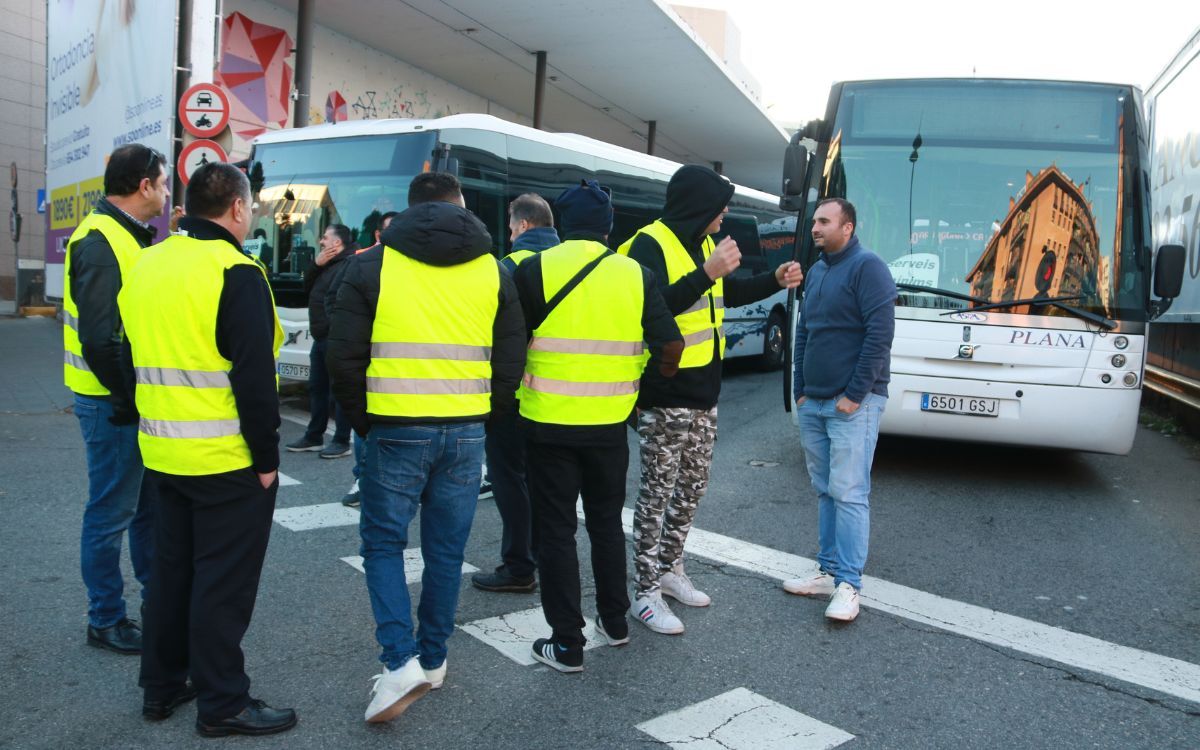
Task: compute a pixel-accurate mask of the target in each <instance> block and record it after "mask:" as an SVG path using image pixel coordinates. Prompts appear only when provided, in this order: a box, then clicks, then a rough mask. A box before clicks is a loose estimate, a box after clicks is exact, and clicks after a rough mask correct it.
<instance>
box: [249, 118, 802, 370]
mask: <svg viewBox="0 0 1200 750" xmlns="http://www.w3.org/2000/svg"><path fill="white" fill-rule="evenodd" d="M249 164H250V167H249V173H250V178H251V184H252V187H253V188H254V191H255V200H256V201H257V203H258V204H259V209H258V212H257V214H256V216H255V219H254V224H253V227H252V228H251V239H250V240H248V241H247V244H246V248H247V250H248V251H249V252H251V253H252V254H254V255H256V256H258V257H260V258H261V259H262V260H263V262H264V264H265V265H266V266H267V270H268V276H269V278H270V280H271V285H272V288H273V290H274V292H275V300H276V303H277V305H278V308H279V316H280V319H281V320H282V322H283V326H284V331H285V334H286V337H285V342H284V346H283V350H282V352H281V354H280V358H279V365H278V367H279V374H280V376H281V377H283V378H288V379H292V380H305V379H306V378H307V376H308V357H309V350H310V348H311V346H312V339H311V337H310V335H309V330H308V309H307V304H308V303H307V298H306V295H305V294H304V289H303V274H304V271H305V269H307V268H308V267H309V266H310V265H311V264H312V262H313V258H314V257H315V248H316V244H317V238H318V237H320V235H321V233H322V232H323V231H324V230H325V227H327V226H328V225H329V224H331V223H340V224H345V225H347V226H349V227H350V228H351V230H352V232H354V234H355V236H356V239H357V240H358V242H359V244H360V245H362V246H363V247H366V246H367V245H370V244H372V243H373V242H374V238H373V236H372V235H373V230H374V229H375V227H376V226H377V224H378V220H379V217H380V216H381V215H383V214H384V213H386V212H388V211H401V210H403V209H404V208H405V205H406V200H407V195H408V185H409V182H410V181H411V180H412V178H413V177H414V176H416V175H418V174H420V173H421V172H423V171H429V170H433V171H445V172H451V173H454V174H455V175H457V177H458V178H459V180H460V181H461V182H462V185H463V195H464V197H465V198H466V202H467V208H468V209H469V210H470V211H472V212H473V213H474V214H475V215H476V216H478V217H479V218H480V219H481V220H483V222H484V224H486V225H487V227H488V230H489V231H490V232H491V234H492V237H493V240H494V242H495V247H496V248H497V251H498V255H506V254H507V253H508V249H509V239H508V234H509V232H508V218H507V216H506V211H507V207H508V204H509V202H510V201H512V199H513V198H515V197H516V196H518V195H520V194H522V193H529V192H533V193H538V194H540V195H542V196H543V197H544V198H546V199H547V200H548V201H550V202H551V203H553V201H554V198H556V197H557V196H558V194H559V193H560V192H562V190H563V189H565V188H567V187H570V186H572V185H578V184H579V180H580V179H581V178H595V179H598V180H599V181H600V183H601V184H603V185H605V186H607V187H609V188H611V189H612V198H613V209H614V224H613V231H612V234H611V235H610V237H609V245H610V246H611V247H614V248H615V247H617V246H618V245H619V244H620V243H622V242H624V241H625V240H626V239H628V238H629V237H630V236H632V235H633V233H634V232H636V231H637V230H638V229H639V228H641V227H643V226H645V225H646V224H649V223H650V222H652V221H654V220H655V219H656V218H658V217H659V216H660V215H661V212H662V207H663V203H664V200H665V196H666V186H667V181H668V180H669V179H670V177H671V175H672V174H673V173H674V172H675V170H676V169H678V168H679V166H680V165H679V164H676V163H674V162H671V161H667V160H666V159H659V158H656V157H653V156H647V155H645V154H640V153H637V152H635V151H630V150H628V149H624V148H620V147H618V146H613V145H611V144H607V143H603V142H601V141H596V140H593V139H591V138H586V137H583V136H579V135H574V134H556V133H547V132H545V131H541V130H535V129H533V128H528V127H525V126H522V125H517V124H514V123H510V122H507V121H505V120H501V119H498V118H496V117H492V116H490V115H453V116H450V117H444V118H441V119H437V120H402V119H401V120H365V121H355V122H343V123H339V124H337V125H328V124H327V125H315V126H312V127H308V128H302V129H298V130H278V131H274V132H270V133H266V134H264V135H261V136H259V137H258V138H257V139H255V141H254V148H253V151H252V153H251V156H250V161H249ZM778 202H779V200H778V198H777V197H776V196H773V195H769V194H767V193H762V192H759V191H756V190H751V189H748V188H744V187H741V186H738V187H737V189H736V192H735V194H734V197H733V199H732V201H731V202H730V205H729V214H728V215H727V216H726V218H725V221H724V224H723V227H722V232H721V234H722V235H724V234H729V235H732V236H733V237H734V239H735V240H736V241H737V243H738V247H739V248H740V249H741V252H742V267H741V268H740V269H739V270H738V271H737V273H739V274H752V273H756V272H759V271H763V270H766V269H768V268H774V267H776V266H777V265H778V264H779V263H782V262H783V261H785V260H790V259H791V257H792V247H793V245H792V242H793V239H794V236H795V217H789V216H787V215H786V214H785V213H784V212H782V211H780V210H779V205H778ZM786 301H787V295H786V293H785V292H783V291H782V290H781V291H780V292H779V293H778V294H776V295H773V296H772V297H770V298H768V299H766V300H763V301H762V302H759V303H756V304H753V305H747V306H744V307H739V308H729V309H727V310H726V311H725V315H726V318H725V321H726V331H727V335H726V338H727V350H726V357H727V358H728V357H742V356H745V357H757V358H759V360H760V361H761V362H762V363H763V364H764V365H765V366H767V367H777V366H779V365H780V364H781V363H782V360H783V352H784V349H785V345H784V338H785V336H784V330H785V326H784V320H785V309H786Z"/></svg>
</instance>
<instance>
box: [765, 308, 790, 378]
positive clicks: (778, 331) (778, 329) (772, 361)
mask: <svg viewBox="0 0 1200 750" xmlns="http://www.w3.org/2000/svg"><path fill="white" fill-rule="evenodd" d="M786 345H787V337H786V334H785V332H784V330H783V316H782V315H780V314H779V311H778V310H776V311H775V312H773V313H771V315H770V317H768V318H767V326H766V328H764V329H763V353H762V358H761V359H760V360H759V364H760V365H761V366H762V369H764V370H778V369H779V368H780V367H783V347H784V346H786Z"/></svg>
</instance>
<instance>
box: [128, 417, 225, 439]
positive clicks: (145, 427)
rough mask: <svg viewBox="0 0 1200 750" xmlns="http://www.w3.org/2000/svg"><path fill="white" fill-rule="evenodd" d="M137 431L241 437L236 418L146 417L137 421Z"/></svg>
mask: <svg viewBox="0 0 1200 750" xmlns="http://www.w3.org/2000/svg"><path fill="white" fill-rule="evenodd" d="M138 431H139V432H141V433H142V434H145V435H151V436H153V437H161V438H218V437H229V436H232V435H237V436H239V437H241V434H242V424H241V422H239V421H238V420H236V419H214V420H200V421H194V422H186V421H181V420H169V419H146V418H145V417H142V419H141V421H139V422H138Z"/></svg>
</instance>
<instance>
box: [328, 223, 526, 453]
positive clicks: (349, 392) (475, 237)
mask: <svg viewBox="0 0 1200 750" xmlns="http://www.w3.org/2000/svg"><path fill="white" fill-rule="evenodd" d="M382 239H383V246H380V247H375V248H372V249H370V250H367V251H366V252H363V253H360V254H359V255H357V256H355V258H354V260H352V261H351V262H349V263H347V264H345V269H346V270H345V273H344V274H343V278H342V282H341V286H340V287H339V288H338V291H337V302H336V304H335V305H334V307H333V309H332V311H331V314H330V321H329V322H330V327H329V340H328V341H329V344H328V352H327V356H326V362H327V363H328V364H329V375H330V378H331V379H332V381H333V395H334V397H335V398H336V399H337V401H338V403H339V404H340V405H341V407H342V409H343V410H344V411H345V412H346V415H347V416H348V417H349V418H350V424H351V425H353V427H354V431H355V432H357V433H358V434H359V435H360V436H364V435H366V434H367V432H368V431H369V430H370V426H371V423H372V422H381V423H383V422H386V423H400V424H414V423H416V424H420V423H442V422H481V421H484V420H487V419H488V418H489V414H478V415H474V416H469V417H459V418H446V419H430V418H428V417H386V416H380V415H370V416H368V415H367V366H368V365H369V364H370V362H371V329H372V327H373V326H374V323H375V315H376V311H377V310H378V308H379V305H380V303H381V300H380V298H379V285H380V273H381V272H382V270H383V254H384V253H396V252H398V253H401V254H403V255H406V256H408V257H409V258H412V259H413V260H417V261H420V262H422V263H428V264H429V265H434V266H456V265H461V264H463V263H466V262H467V261H471V260H474V259H476V258H478V257H479V256H481V255H488V254H490V253H491V248H492V238H491V235H489V234H488V231H487V227H485V226H484V225H483V222H481V221H480V220H479V219H477V218H475V216H474V215H472V214H471V213H470V212H468V211H466V210H464V209H461V208H459V207H458V206H456V205H454V204H451V203H441V202H437V203H422V204H418V205H416V206H412V207H410V208H409V209H408V210H407V211H404V212H403V213H401V214H400V215H398V216H397V217H396V218H394V219H392V222H391V224H389V225H388V228H387V229H386V230H384V232H383V237H382ZM496 264H497V268H498V270H499V273H500V291H499V304H500V306H499V309H498V310H497V312H496V322H495V324H494V325H493V328H492V357H491V363H492V403H491V412H490V414H491V415H493V416H495V415H504V414H507V413H510V412H511V411H512V408H513V403H514V398H515V394H516V390H517V385H518V384H520V382H521V374H522V373H523V372H524V370H525V320H524V318H523V317H522V316H521V304H520V302H519V300H518V298H517V290H516V287H515V286H514V285H513V281H512V277H511V276H510V275H509V273H508V271H506V270H504V267H503V266H501V265H500V263H499V261H496ZM382 302H383V304H388V305H398V306H406V305H419V304H421V301H420V300H414V299H408V298H401V299H394V300H393V299H385V300H382Z"/></svg>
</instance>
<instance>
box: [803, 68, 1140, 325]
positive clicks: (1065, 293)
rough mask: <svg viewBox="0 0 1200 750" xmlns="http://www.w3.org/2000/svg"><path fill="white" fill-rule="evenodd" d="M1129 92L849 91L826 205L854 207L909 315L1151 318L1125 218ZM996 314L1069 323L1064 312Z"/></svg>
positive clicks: (914, 86)
mask: <svg viewBox="0 0 1200 750" xmlns="http://www.w3.org/2000/svg"><path fill="white" fill-rule="evenodd" d="M1128 91H1129V90H1128V89H1123V88H1120V87H1115V86H1100V85H1087V84H1061V83H1052V82H1028V81H1026V82H1020V83H1017V82H1006V81H918V82H913V81H878V82H870V83H847V84H845V85H844V86H843V88H842V95H841V99H840V101H839V103H838V110H837V113H836V116H835V118H834V127H833V130H832V138H831V141H830V146H829V156H828V159H826V161H825V170H824V174H823V175H822V181H823V185H822V188H823V190H822V193H823V194H824V195H828V196H844V197H846V198H847V199H848V200H849V201H850V202H851V203H853V204H854V205H855V207H856V208H857V212H858V222H859V223H858V227H857V231H858V234H859V237H860V238H861V239H862V241H863V243H864V244H865V245H866V246H867V247H868V248H870V249H871V250H873V251H874V252H876V253H878V254H879V255H880V256H881V257H882V258H883V259H884V260H885V261H886V262H887V263H888V265H889V267H890V268H891V271H892V275H893V277H894V278H895V279H896V281H897V283H898V284H902V285H903V286H902V291H901V297H900V304H901V305H902V306H907V307H933V308H947V309H960V308H964V307H967V306H971V305H982V304H983V303H985V302H992V303H996V302H1011V301H1014V300H1029V299H1057V300H1059V301H1060V302H1063V303H1066V304H1068V306H1070V307H1074V308H1076V309H1082V310H1086V311H1087V312H1089V313H1092V314H1093V315H1094V316H1095V315H1098V316H1106V317H1114V318H1121V319H1131V318H1132V319H1143V318H1142V317H1139V316H1144V303H1143V301H1142V300H1141V296H1140V293H1141V290H1142V285H1141V277H1140V270H1139V269H1138V264H1137V263H1136V262H1135V261H1133V260H1132V259H1133V258H1136V248H1135V246H1134V245H1135V241H1134V232H1133V230H1132V228H1131V227H1125V224H1127V223H1128V220H1125V219H1123V217H1122V212H1123V210H1125V211H1128V209H1129V207H1128V206H1125V207H1123V206H1122V194H1123V189H1124V187H1123V181H1124V180H1125V179H1126V177H1125V172H1126V171H1127V170H1128V166H1127V164H1126V158H1127V154H1126V153H1125V148H1124V145H1123V144H1124V135H1123V129H1122V128H1123V124H1124V123H1123V120H1122V117H1123V114H1122V113H1123V112H1125V111H1126V110H1125V109H1124V103H1123V97H1124V96H1126V95H1127V93H1128ZM914 287H927V288H930V289H937V290H945V291H948V292H951V293H953V294H945V293H938V292H920V291H917V290H916V289H914ZM972 300H973V301H972ZM999 311H1000V312H1013V313H1033V314H1038V315H1069V314H1070V313H1069V311H1067V310H1065V309H1063V305H1062V304H1059V305H1057V306H1056V305H1052V304H1034V305H1028V304H1026V305H1014V306H1005V307H1003V308H1001V309H1000V310H999ZM899 312H901V314H903V312H902V311H899Z"/></svg>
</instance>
